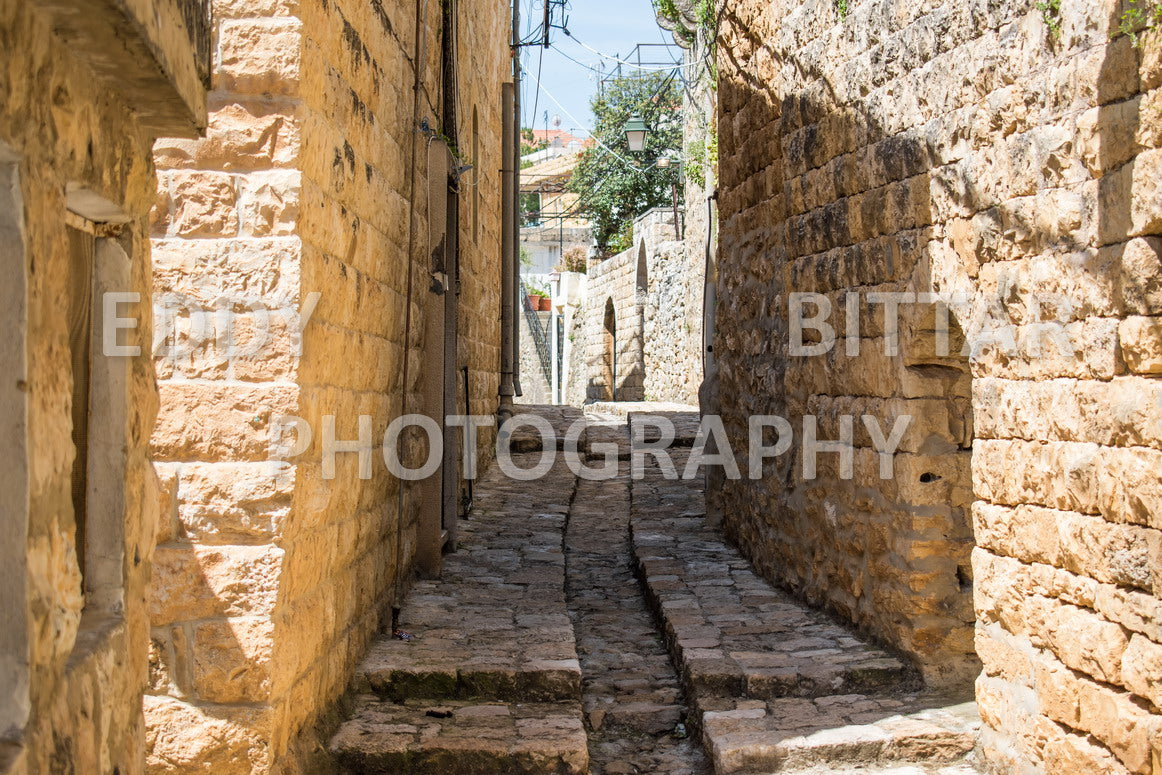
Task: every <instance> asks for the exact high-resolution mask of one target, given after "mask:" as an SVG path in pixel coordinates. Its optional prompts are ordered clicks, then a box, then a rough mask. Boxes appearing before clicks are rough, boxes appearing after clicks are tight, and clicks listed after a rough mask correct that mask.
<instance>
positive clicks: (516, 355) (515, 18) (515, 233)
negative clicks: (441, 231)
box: [511, 0, 547, 396]
mask: <svg viewBox="0 0 1162 775" xmlns="http://www.w3.org/2000/svg"><path fill="white" fill-rule="evenodd" d="M546 1H547V0H546ZM512 115H513V125H512V291H511V292H512V304H513V315H512V387H513V394H514V395H517V396H522V395H524V391H523V390H521V386H520V315H519V314H518V313H517V307H518V306H519V305H520V303H521V300H520V125H521V120H520V118H521V117H520V0H513V4H512Z"/></svg>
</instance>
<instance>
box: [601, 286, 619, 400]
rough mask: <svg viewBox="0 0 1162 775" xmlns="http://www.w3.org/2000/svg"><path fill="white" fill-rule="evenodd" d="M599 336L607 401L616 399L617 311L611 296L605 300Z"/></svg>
mask: <svg viewBox="0 0 1162 775" xmlns="http://www.w3.org/2000/svg"><path fill="white" fill-rule="evenodd" d="M601 332H602V334H601V335H602V338H601V376H602V380H603V381H604V383H605V395H604V398H605V400H607V401H616V400H617V311H616V310H615V309H614V306H613V297H612V296H610V297H609V298H607V299H606V300H605V319H604V321H603V323H602V328H601Z"/></svg>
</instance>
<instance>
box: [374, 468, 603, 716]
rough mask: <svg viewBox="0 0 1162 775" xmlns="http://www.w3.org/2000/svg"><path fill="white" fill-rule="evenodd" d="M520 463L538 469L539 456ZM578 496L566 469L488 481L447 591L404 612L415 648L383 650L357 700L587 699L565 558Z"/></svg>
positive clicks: (464, 527) (433, 584)
mask: <svg viewBox="0 0 1162 775" xmlns="http://www.w3.org/2000/svg"><path fill="white" fill-rule="evenodd" d="M513 458H514V462H515V463H516V464H517V465H518V466H529V465H532V464H534V463H535V459H536V458H539V453H530V454H526V455H514V456H513ZM530 484H535V489H534V488H530ZM573 486H574V477H573V474H572V472H570V471H569V470H568V468H567V467H566V466H565V464H564V462H563V461H558V462H557V464H556V465H555V467H554V468H553V469H552V471H551V472H550V473H549V475H548V476H546V477H545V478H544V479H541V480H539V481H537V482H535V483H528V482H519V481H513V480H509V479H506V478H504V477H503V476H502V475H501V474H500V473H499V471H497V470H495V469H494V470H492V471H490V472H489V473H488V474H486V475H485V476H484V477H482V478H481V480H480V482H479V484H478V486H477V488H476V503H475V508H474V510H473V514H472V517H471V519H467V520H463V521H462V522H461V524H460V528H461V532H460V548H459V551H457V552H455V553H453V554H450V555H448V557H447V558H445V563H444V572H443V576H442V577H441V578H440V579H438V580H431V581H420V582H417V583H416V584H415V585H414V586H413V588H412V590H411V591H410V592H409V594H408V595H407V597H406V599H405V600H404V604H403V607H402V610H401V613H400V616H399V621H398V627H399V629H401V630H403V631H405V632H406V633H407V634H408V635H410V636H411V638H410V639H409V640H400V639H397V638H394V637H390V636H383V637H380V638H378V639H377V640H376V641H375V642H374V643H373V644H372V645H371V647H370V649H369V651H368V654H367V656H366V657H365V659H364V660H363V662H362V663H361V665H360V667H359V669H358V671H357V674H356V682H355V687H356V690H357V691H361V692H373V693H375V694H377V695H379V696H380V697H382V698H384V699H391V700H400V699H405V698H412V697H423V698H458V699H471V698H485V699H490V700H503V701H529V702H533V701H536V702H544V701H552V700H560V699H577V698H579V697H580V692H581V667H580V664H579V662H578V661H577V649H576V645H575V641H574V637H573V626H572V622H571V621H570V619H569V612H568V606H567V603H566V600H565V555H564V550H563V548H562V541H563V534H564V530H565V520H566V514H567V512H568V509H569V502H570V500H571V498H572V494H573ZM530 490H532V491H531V492H530Z"/></svg>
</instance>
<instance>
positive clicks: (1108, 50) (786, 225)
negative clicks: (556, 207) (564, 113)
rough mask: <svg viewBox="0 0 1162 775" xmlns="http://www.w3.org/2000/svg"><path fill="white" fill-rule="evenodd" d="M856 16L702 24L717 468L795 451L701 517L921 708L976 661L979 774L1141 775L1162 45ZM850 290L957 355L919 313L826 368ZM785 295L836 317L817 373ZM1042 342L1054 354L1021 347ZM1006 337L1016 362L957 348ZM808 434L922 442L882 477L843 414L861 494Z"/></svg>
mask: <svg viewBox="0 0 1162 775" xmlns="http://www.w3.org/2000/svg"><path fill="white" fill-rule="evenodd" d="M850 5H851V11H850V14H849V15H848V16H847V17H846V18H845V19H840V18H839V17H838V14H837V12H836V10H835V4H834V3H832V2H831V1H830V0H810V1H808V2H797V1H795V0H786V1H784V2H742V3H729V4H726V5H725V6H723V7H722V8H721V12H722V26H721V37H720V40H719V49H718V50H719V68H720V83H719V135H720V145H721V183H720V208H721V210H720V212H721V224H722V225H721V244H720V251H719V255H720V263H719V271H720V281H721V287H720V291H719V300H720V305H721V304H722V303H723V300H726V299H729V303H730V305H731V312H730V314H729V315H727V314H725V313H723V312H722V311H721V306H720V313H719V316H718V336H717V339H716V342H715V352H716V354H717V357H718V359H719V365H720V369H721V371H720V382H719V384H718V386H717V389H718V393H719V394H718V404H719V405H720V406H722V407H724V410H726V411H727V413H728V427H729V429H730V431H731V434H732V439H733V440H736V441H738V442H739V443H741V444H745V438H746V427H745V422H746V420H745V418H746V417H747V416H748V415H751V414H779V415H783V416H785V417H787V418H788V419H789V420H790V422H791V425H792V427H793V428H794V429H795V432H796V443H795V445H794V446H793V447H792V449H791V452H790V453H788V454H787V455H785V456H783V457H782V458H781V459H780V460H779V461H778V462H777V463H773V464H771V467H770V468H769V469H768V475H767V477H766V478H764V479H763V480H762V481H758V482H749V481H741V482H734V483H728V484H727V485H726V487H725V488H724V490H723V491H722V492H721V494H720V495H718V496H717V504H716V506H717V507H718V508H719V509H720V510H721V513H722V514H723V516H724V518H725V520H726V525H727V528H728V530H729V531H731V533H732V534H733V535H734V537H735V538H736V539H737V540H738V542H739V543H740V545H741V546H742V547H743V548H744V549H745V550H746V551H747V553H748V554H749V555H750V556H751V557H752V558H753V559H754V561H755V562H756V564H757V565H758V567H759V568H761V569H762V570H763V572H764V573H766V574H767V575H768V576H769V577H771V578H773V579H776V580H778V581H779V582H781V583H782V584H784V585H786V586H787V587H789V588H791V589H793V590H795V591H797V592H798V593H799V594H801V595H804V596H806V597H807V598H809V599H811V600H814V601H817V602H819V603H822V604H825V605H827V606H828V607H830V608H831V609H833V610H835V611H837V612H839V613H840V614H842V615H843V616H845V617H847V618H849V619H851V620H853V621H855V622H857V623H859V624H861V625H862V626H863V627H865V628H866V629H867V630H869V631H871V632H873V633H875V634H876V635H878V636H879V637H880V638H882V639H883V640H884V641H886V642H888V643H890V644H892V645H894V646H896V647H898V648H900V649H901V650H903V651H905V652H907V653H909V654H910V655H912V656H913V657H914V658H915V659H916V660H917V662H918V663H919V664H920V666H921V668H922V669H923V671H924V673H925V675H926V677H927V678H928V679H929V681H930V682H937V683H952V684H956V683H962V682H964V681H967V680H969V679H971V678H972V677H973V676H974V675H975V673H976V671H977V667H976V664H977V663H976V661H975V660H976V659H977V657H979V659H980V660H981V662H983V667H984V670H983V673H982V674H981V675H980V677H979V678H978V679H977V682H976V689H977V699H978V702H979V706H980V711H981V715H982V718H983V720H984V722H985V732H984V735H983V738H982V747H983V749H984V751H985V753H986V756H987V760H988V762H989V765H990V766H991V767H993V768H995V769H996V770H997V771H1005V772H1016V771H1023V772H1029V771H1034V772H1083V771H1095V772H1096V771H1100V772H1126V771H1129V772H1139V773H1145V772H1150V771H1151V767H1153V768H1154V771H1156V770H1157V768H1158V766H1159V747H1158V746H1159V743H1158V740H1159V738H1158V730H1159V729H1160V727H1162V716H1160V715H1159V707H1162V695H1160V694H1159V692H1158V686H1159V678H1158V676H1159V673H1158V671H1159V665H1162V637H1160V636H1159V629H1158V628H1159V622H1160V621H1162V619H1160V616H1162V615H1160V613H1159V611H1160V608H1159V602H1158V594H1159V588H1158V582H1157V577H1158V574H1159V572H1160V570H1162V556H1160V555H1159V549H1158V547H1159V546H1160V545H1162V544H1160V541H1162V539H1160V538H1159V533H1158V528H1159V524H1158V515H1159V514H1162V473H1160V472H1162V438H1160V437H1159V427H1160V426H1159V419H1160V417H1162V392H1160V391H1162V387H1160V386H1159V382H1158V380H1157V377H1158V375H1159V373H1162V363H1160V360H1159V353H1160V351H1162V325H1160V322H1159V321H1160V318H1159V317H1158V316H1159V315H1160V313H1162V296H1160V295H1159V292H1160V286H1159V276H1160V274H1162V271H1160V263H1159V253H1160V250H1162V242H1160V240H1159V235H1160V234H1162V192H1160V191H1159V181H1162V148H1160V146H1162V121H1159V119H1158V111H1159V109H1160V106H1162V89H1160V88H1159V87H1160V86H1162V40H1160V39H1159V33H1158V32H1152V33H1149V34H1147V35H1145V36H1144V37H1143V40H1142V45H1141V47H1140V48H1135V47H1134V46H1133V45H1132V43H1131V40H1130V39H1129V38H1128V37H1126V36H1125V35H1123V34H1120V33H1119V32H1118V29H1117V28H1118V20H1119V15H1120V12H1121V11H1122V10H1123V4H1120V3H1116V2H1106V1H1103V2H1088V1H1087V2H1081V1H1077V2H1074V1H1072V0H1065V2H1063V3H1062V4H1061V8H1060V12H1059V14H1057V15H1056V17H1057V19H1058V20H1059V21H1060V25H1061V30H1060V35H1059V36H1055V35H1054V34H1053V33H1052V32H1051V31H1050V30H1049V28H1048V27H1047V25H1046V22H1045V19H1044V17H1043V14H1042V12H1041V11H1040V10H1037V9H1035V8H1034V7H1033V4H1032V3H1026V2H1016V1H1015V0H974V1H972V2H963V3H946V2H939V1H937V0H932V1H930V2H898V1H897V0H877V1H872V0H865V1H864V2H855V3H852V4H850ZM849 290H858V291H861V292H864V293H865V294H866V292H868V291H910V292H919V293H935V294H937V295H938V296H939V297H940V298H941V299H944V300H945V301H947V302H949V303H950V304H951V306H952V309H953V319H954V320H955V323H956V324H957V326H958V328H959V331H957V332H955V333H956V335H955V336H954V337H953V340H954V342H953V348H952V353H954V354H953V355H950V356H944V355H941V354H940V353H939V352H938V351H937V350H936V349H935V335H934V329H935V325H934V320H933V316H932V307H931V306H930V305H929V306H919V305H913V306H905V307H902V308H901V316H900V317H901V323H900V344H899V349H898V353H897V354H893V355H885V348H884V344H885V338H886V336H885V331H884V327H883V315H882V306H876V305H872V304H869V303H868V300H867V298H866V296H865V297H864V298H863V302H862V304H861V306H860V307H859V311H860V312H861V313H862V314H861V323H862V333H861V337H862V339H861V340H860V350H859V355H858V356H848V355H846V349H847V348H846V345H847V344H848V342H847V339H846V337H845V319H846V318H845V312H846V310H845V301H846V297H845V293H846V292H847V291H849ZM795 291H810V292H817V293H821V294H826V296H827V297H828V299H829V300H830V301H831V303H832V308H833V314H832V318H831V320H830V323H831V324H832V325H833V326H834V329H835V331H836V332H837V336H838V339H837V341H836V343H835V346H834V348H833V349H832V350H831V351H830V352H829V353H827V354H825V355H817V356H814V357H793V356H792V355H791V354H790V353H789V351H788V346H787V345H788V334H789V332H788V327H787V319H788V317H787V316H788V298H789V294H790V293H792V292H795ZM1038 297H1040V298H1048V299H1049V300H1050V301H1051V303H1052V306H1053V309H1054V312H1056V314H1054V313H1052V312H1051V313H1047V314H1042V315H1041V316H1040V317H1038V314H1037V312H1035V311H1033V309H1034V308H1033V307H1032V306H1031V305H1032V304H1033V303H1034V300H1035V299H1036V298H1038ZM1043 304H1045V302H1043ZM806 312H807V314H809V315H810V314H813V313H814V308H812V307H808V308H807V309H806ZM1057 316H1060V317H1061V318H1063V320H1064V322H1065V330H1066V332H1067V333H1068V334H1069V335H1070V337H1071V340H1072V342H1073V346H1074V347H1075V348H1076V352H1075V353H1072V354H1071V353H1069V352H1067V351H1065V350H1064V347H1063V346H1062V345H1060V343H1059V342H1058V343H1054V342H1053V340H1051V339H1049V338H1046V337H1043V336H1042V334H1041V333H1040V331H1039V329H1038V322H1039V321H1040V320H1043V319H1046V318H1050V317H1057ZM1005 322H1008V323H1011V329H1009V330H1011V331H1013V332H1015V337H1016V347H1015V348H1012V349H1010V350H1009V351H1008V352H1006V351H1005V350H1004V348H1003V347H1002V346H999V345H998V344H997V343H996V342H994V343H993V344H991V345H987V344H986V345H985V346H979V345H981V344H982V343H983V342H984V340H985V339H986V338H987V336H986V335H985V334H982V330H983V331H985V332H986V334H987V331H988V330H989V329H988V328H987V325H989V324H992V325H996V324H999V323H1005ZM982 323H983V324H985V326H982ZM963 336H967V338H968V340H969V341H970V342H972V343H975V344H977V345H978V348H977V350H976V351H975V352H973V353H972V355H971V357H968V358H963V357H960V356H957V355H955V353H956V352H957V350H958V349H959V347H958V345H959V344H961V343H962V342H963V339H962V338H959V337H963ZM958 338H959V341H957V339H958ZM1036 341H1041V342H1043V346H1042V349H1041V350H1040V352H1039V353H1038V352H1037V351H1036V350H1035V349H1034V345H1033V343H1034V342H1036ZM809 414H810V415H816V416H818V417H819V438H821V439H835V438H838V436H839V428H838V421H837V419H836V418H837V416H838V415H843V414H849V415H861V414H870V415H874V416H876V417H877V418H878V419H879V421H880V423H881V426H882V427H884V429H885V431H886V430H887V428H889V427H890V425H891V421H892V420H893V418H894V417H896V416H898V415H901V414H909V415H912V416H913V421H912V426H911V429H910V430H909V432H908V433H907V435H906V436H905V438H904V441H903V443H902V445H901V447H900V450H899V451H898V452H897V453H896V454H895V455H894V457H893V462H894V466H895V477H894V478H893V479H890V480H881V479H879V478H878V476H877V464H878V461H877V456H876V454H875V453H874V451H873V450H872V449H871V448H870V446H871V442H870V439H869V438H868V435H867V433H866V432H865V431H863V430H862V428H861V423H860V422H859V418H858V416H857V417H856V421H855V442H856V444H857V446H858V449H857V451H856V454H855V459H854V469H855V475H854V479H852V480H850V481H845V480H843V479H841V478H840V477H839V475H838V463H839V461H838V456H837V455H835V454H823V455H821V457H820V476H819V478H817V479H815V480H814V481H807V480H805V477H804V476H803V470H802V455H801V451H802V449H801V444H800V439H799V434H800V433H801V430H802V428H803V424H802V418H803V417H804V416H805V415H809ZM974 545H975V548H974ZM974 620H975V624H974Z"/></svg>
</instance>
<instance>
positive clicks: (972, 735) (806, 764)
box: [702, 693, 980, 775]
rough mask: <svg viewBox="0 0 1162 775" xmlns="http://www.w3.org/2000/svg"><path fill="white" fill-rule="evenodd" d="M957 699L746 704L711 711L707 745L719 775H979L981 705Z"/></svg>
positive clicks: (919, 696)
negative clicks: (846, 770) (975, 765)
mask: <svg viewBox="0 0 1162 775" xmlns="http://www.w3.org/2000/svg"><path fill="white" fill-rule="evenodd" d="M956 699H957V698H948V697H943V696H940V695H932V694H923V693H909V694H904V695H898V696H893V697H885V696H866V695H836V696H831V697H822V698H817V699H814V700H810V699H801V698H788V699H779V700H773V701H770V702H765V703H764V702H758V701H747V700H744V701H738V702H735V703H733V707H732V708H728V709H722V710H707V711H706V712H705V713H704V714H703V716H702V740H703V744H704V745H705V748H706V751H707V752H708V754H709V755H710V757H711V760H712V761H713V764H714V771H715V773H717V775H728V774H729V775H733V774H735V773H738V774H740V775H741V774H742V773H775V772H804V771H805V772H811V771H820V772H836V771H839V768H841V767H844V766H848V767H851V768H852V771H853V772H865V771H866V770H865V769H855V767H856V766H857V765H858V766H860V767H865V768H866V767H872V766H874V767H883V768H896V769H899V770H900V771H901V772H902V773H908V772H939V771H940V769H941V768H945V769H947V768H952V769H951V770H950V772H973V770H972V769H971V766H970V765H968V764H966V763H965V759H966V757H967V756H969V755H970V754H971V752H972V750H973V747H974V745H975V743H976V737H977V732H978V730H979V728H980V718H979V716H978V715H977V712H976V705H975V703H973V702H971V701H969V702H956ZM957 768H961V769H957ZM888 771H891V770H888Z"/></svg>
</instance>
